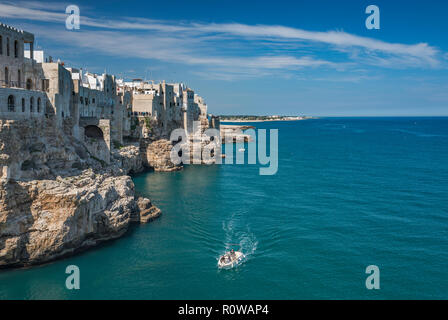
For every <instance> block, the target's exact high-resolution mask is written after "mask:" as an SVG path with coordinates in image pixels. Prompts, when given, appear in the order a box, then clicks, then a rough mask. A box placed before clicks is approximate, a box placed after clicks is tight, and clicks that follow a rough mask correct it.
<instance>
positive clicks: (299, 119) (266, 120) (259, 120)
mask: <svg viewBox="0 0 448 320" xmlns="http://www.w3.org/2000/svg"><path fill="white" fill-rule="evenodd" d="M309 119H316V118H314V117H301V118H284V119H282V118H279V119H255V120H245V119H232V120H230V119H221V121H220V122H221V123H224V122H275V121H301V120H309Z"/></svg>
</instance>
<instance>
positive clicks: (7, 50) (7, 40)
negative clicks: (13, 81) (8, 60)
mask: <svg viewBox="0 0 448 320" xmlns="http://www.w3.org/2000/svg"><path fill="white" fill-rule="evenodd" d="M6 55H7V56H8V57H9V38H6Z"/></svg>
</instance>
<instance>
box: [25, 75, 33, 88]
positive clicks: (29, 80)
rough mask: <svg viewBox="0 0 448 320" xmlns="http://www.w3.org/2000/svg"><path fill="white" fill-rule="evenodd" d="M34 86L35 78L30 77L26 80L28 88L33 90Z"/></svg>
mask: <svg viewBox="0 0 448 320" xmlns="http://www.w3.org/2000/svg"><path fill="white" fill-rule="evenodd" d="M32 88H33V80H31V79H30V78H28V79H27V80H26V90H31V89H32Z"/></svg>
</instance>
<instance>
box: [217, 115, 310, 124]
mask: <svg viewBox="0 0 448 320" xmlns="http://www.w3.org/2000/svg"><path fill="white" fill-rule="evenodd" d="M307 119H314V117H309V116H278V115H273V116H254V115H221V116H220V120H221V122H267V121H299V120H307Z"/></svg>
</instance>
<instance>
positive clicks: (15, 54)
mask: <svg viewBox="0 0 448 320" xmlns="http://www.w3.org/2000/svg"><path fill="white" fill-rule="evenodd" d="M18 57H19V41H17V40H16V41H14V58H18Z"/></svg>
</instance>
